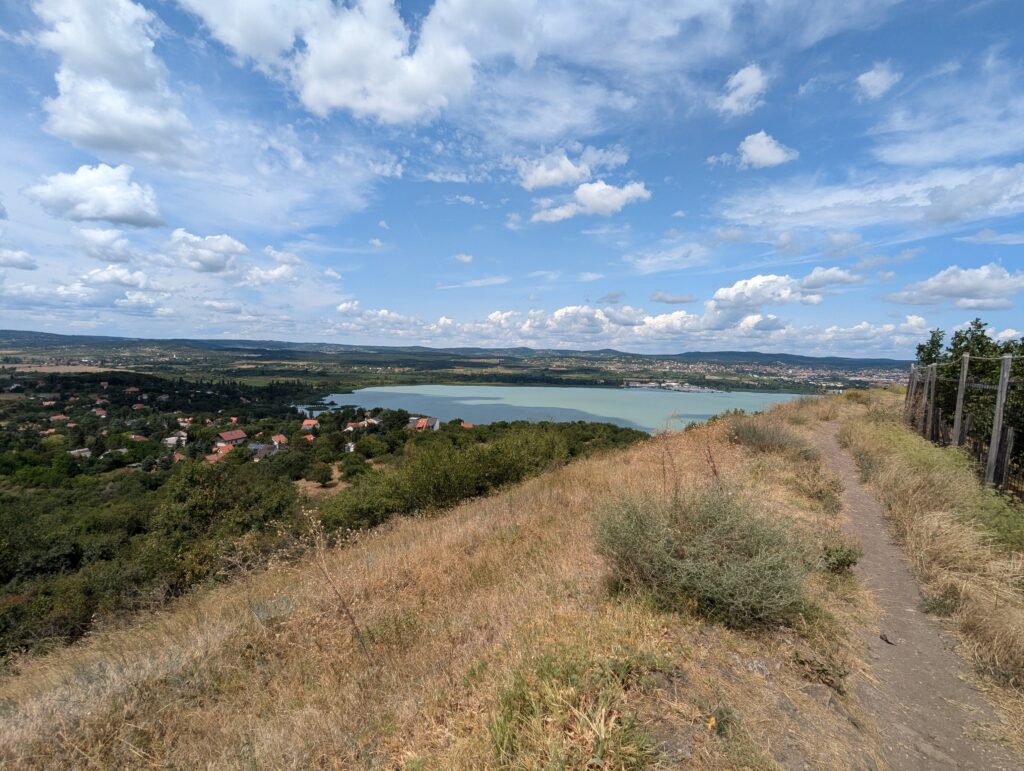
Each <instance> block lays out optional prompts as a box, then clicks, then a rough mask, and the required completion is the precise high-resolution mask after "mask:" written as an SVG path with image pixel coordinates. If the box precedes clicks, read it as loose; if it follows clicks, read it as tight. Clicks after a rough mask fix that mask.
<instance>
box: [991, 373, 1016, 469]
mask: <svg viewBox="0 0 1024 771" xmlns="http://www.w3.org/2000/svg"><path fill="white" fill-rule="evenodd" d="M1011 364H1013V356H1012V355H1010V354H1006V355H1005V356H1003V361H1002V363H1001V365H1000V367H999V389H998V391H997V392H996V413H995V415H994V416H993V417H992V435H991V436H990V437H989V440H988V462H987V463H986V464H985V482H987V483H988V484H991V483H992V482H993V481H994V480H995V478H996V458H997V456H998V455H999V444H1000V440H1001V439H1002V438H1003V410H1004V409H1005V408H1006V391H1007V389H1008V388H1009V386H1010V365H1011Z"/></svg>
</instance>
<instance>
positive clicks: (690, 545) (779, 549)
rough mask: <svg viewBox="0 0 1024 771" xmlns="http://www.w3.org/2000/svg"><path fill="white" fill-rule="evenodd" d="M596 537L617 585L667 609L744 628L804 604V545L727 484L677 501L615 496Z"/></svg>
mask: <svg viewBox="0 0 1024 771" xmlns="http://www.w3.org/2000/svg"><path fill="white" fill-rule="evenodd" d="M598 544H599V549H600V551H601V553H602V554H603V556H604V557H605V558H606V559H607V560H608V562H609V563H610V565H611V568H612V574H613V578H614V580H615V581H616V583H617V584H618V585H619V586H620V587H622V588H626V589H632V590H638V591H641V592H643V593H645V594H647V595H649V596H650V597H651V598H652V599H653V600H654V602H655V603H657V604H658V605H659V606H661V607H663V608H665V609H669V610H677V611H680V610H691V609H692V610H696V611H698V612H699V613H701V614H702V615H704V616H706V617H708V618H712V619H715V620H718V621H721V622H722V623H724V624H726V625H728V626H731V627H737V628H749V627H756V626H762V625H769V624H781V623H788V622H791V621H793V620H794V619H795V618H796V616H797V615H798V614H799V613H800V611H801V609H802V607H803V605H804V591H803V580H804V577H805V576H806V575H807V573H808V570H809V565H808V560H807V558H806V555H805V554H804V552H803V550H802V549H801V548H800V547H799V546H798V544H797V543H796V542H795V541H794V540H793V539H792V538H791V537H790V534H789V532H788V530H787V529H786V528H785V527H784V526H783V525H781V524H780V523H777V522H774V521H771V520H769V519H767V518H766V517H765V516H763V515H762V514H760V513H758V512H756V511H754V509H753V508H752V506H751V504H750V503H749V502H748V501H747V500H745V499H743V498H742V497H740V496H739V495H737V494H736V493H735V492H733V491H731V490H729V489H727V488H722V487H714V488H711V489H710V490H708V491H706V492H702V493H699V494H695V495H693V496H692V497H690V498H689V499H684V500H682V501H679V502H678V503H677V502H672V501H666V500H660V499H654V498H624V499H620V500H619V501H618V502H616V503H615V504H614V505H612V506H611V507H610V509H609V510H608V511H606V512H605V513H604V515H603V516H602V517H601V519H600V520H599V523H598Z"/></svg>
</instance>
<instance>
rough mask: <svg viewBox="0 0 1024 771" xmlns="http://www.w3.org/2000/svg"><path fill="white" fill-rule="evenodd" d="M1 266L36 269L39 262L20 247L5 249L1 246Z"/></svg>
mask: <svg viewBox="0 0 1024 771" xmlns="http://www.w3.org/2000/svg"><path fill="white" fill-rule="evenodd" d="M0 268H15V269H17V270H36V269H38V268H39V264H38V263H37V262H36V261H35V260H34V259H33V258H32V257H31V255H29V253H28V252H23V251H21V250H20V249H5V248H4V247H0Z"/></svg>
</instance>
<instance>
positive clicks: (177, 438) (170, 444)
mask: <svg viewBox="0 0 1024 771" xmlns="http://www.w3.org/2000/svg"><path fill="white" fill-rule="evenodd" d="M187 441H188V434H186V433H185V432H184V431H175V432H174V433H173V434H171V435H170V436H166V437H164V438H163V439H161V440H160V443H161V444H162V445H163V446H164V447H166V448H167V449H168V450H173V449H174V448H175V447H182V446H184V445H185V443H186V442H187Z"/></svg>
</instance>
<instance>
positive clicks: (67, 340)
mask: <svg viewBox="0 0 1024 771" xmlns="http://www.w3.org/2000/svg"><path fill="white" fill-rule="evenodd" d="M0 346H8V347H16V348H40V349H48V348H59V349H67V348H76V347H91V348H108V347H109V348H123V347H125V346H169V347H175V346H177V347H185V348H193V349H196V348H198V349H207V350H215V351H225V352H230V351H237V352H240V353H243V352H254V351H259V352H264V353H269V352H277V353H279V354H284V355H286V354H289V353H291V354H293V355H294V354H298V353H302V354H321V355H323V354H328V355H331V354H334V355H337V354H344V355H346V356H347V357H355V358H363V357H367V358H373V357H376V356H389V357H394V356H396V355H397V356H403V357H412V358H417V359H421V360H430V359H431V358H434V357H444V358H446V359H451V358H453V357H454V358H465V359H467V360H473V359H485V358H486V359H494V358H503V359H542V358H552V357H566V356H573V357H578V358H583V359H591V360H595V361H601V360H604V361H607V360H610V359H622V358H626V359H638V360H648V361H649V360H652V359H661V360H665V359H668V360H673V361H689V362H697V361H707V362H719V363H729V364H742V363H744V362H750V363H752V364H755V363H756V364H771V363H778V364H783V365H789V366H818V367H836V368H842V369H851V370H853V369H888V368H893V367H905V366H908V365H909V364H910V361H909V360H904V359H885V358H859V357H844V356H804V355H801V354H794V353H763V352H761V351H687V352H684V353H675V354H643V353H628V352H625V351H618V350H615V349H612V348H602V349H598V350H590V351H586V350H570V349H564V348H558V349H554V348H546V349H545V348H526V347H517V348H480V347H454V348H431V347H428V346H423V345H410V346H389V345H345V344H341V343H313V342H310V343H293V342H287V341H282V340H203V339H189V338H170V339H163V340H161V339H151V338H139V337H112V336H107V335H59V334H53V333H51V332H32V331H21V330H10V329H5V330H0ZM292 357H294V356H292Z"/></svg>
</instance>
